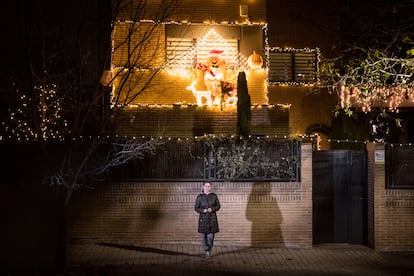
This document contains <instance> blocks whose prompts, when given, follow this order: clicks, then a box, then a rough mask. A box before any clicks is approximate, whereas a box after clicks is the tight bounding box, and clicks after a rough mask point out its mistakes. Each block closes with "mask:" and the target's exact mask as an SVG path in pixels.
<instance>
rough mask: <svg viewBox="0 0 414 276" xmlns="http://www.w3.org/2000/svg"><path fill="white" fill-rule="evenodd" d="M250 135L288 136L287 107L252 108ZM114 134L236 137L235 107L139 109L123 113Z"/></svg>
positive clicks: (135, 108) (181, 106)
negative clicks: (122, 117)
mask: <svg viewBox="0 0 414 276" xmlns="http://www.w3.org/2000/svg"><path fill="white" fill-rule="evenodd" d="M251 110H252V121H251V134H253V135H270V136H274V135H277V136H285V135H288V134H289V108H286V107H283V106H261V105H260V106H253V107H252V108H251ZM123 116H124V119H123V120H122V122H121V124H120V125H119V129H118V130H117V133H118V134H119V135H121V136H129V137H131V136H138V137H139V136H142V135H144V136H150V137H151V136H152V137H158V136H163V137H165V136H169V137H194V136H202V135H204V134H217V135H232V134H236V122H237V108H236V107H235V106H227V107H225V108H224V109H223V110H221V109H220V107H219V106H211V107H207V106H205V107H198V106H186V105H179V106H172V105H170V106H168V107H167V106H138V107H134V108H130V109H128V110H126V111H125V112H124V114H123Z"/></svg>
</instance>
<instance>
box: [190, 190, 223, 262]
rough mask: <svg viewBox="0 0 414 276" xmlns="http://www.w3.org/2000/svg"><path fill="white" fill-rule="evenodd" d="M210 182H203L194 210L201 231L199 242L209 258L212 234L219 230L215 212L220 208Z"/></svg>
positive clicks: (212, 239)
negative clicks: (197, 215)
mask: <svg viewBox="0 0 414 276" xmlns="http://www.w3.org/2000/svg"><path fill="white" fill-rule="evenodd" d="M212 188H213V187H212V184H211V183H210V182H204V183H203V190H202V193H201V194H199V195H198V196H197V199H196V203H195V211H196V212H197V213H199V214H200V216H199V219H198V232H199V233H201V244H202V246H203V249H204V251H205V256H206V258H210V256H211V249H212V247H213V243H214V235H215V233H217V232H218V231H219V227H218V220H217V215H216V212H217V211H218V210H219V209H220V201H219V199H218V197H217V195H216V194H215V193H212V192H211V190H212Z"/></svg>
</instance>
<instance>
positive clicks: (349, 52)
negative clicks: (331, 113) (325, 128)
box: [318, 0, 414, 141]
mask: <svg viewBox="0 0 414 276" xmlns="http://www.w3.org/2000/svg"><path fill="white" fill-rule="evenodd" d="M341 8H342V14H341V19H342V25H341V30H340V31H341V34H342V40H341V53H342V54H341V56H339V57H336V58H329V59H327V58H323V57H322V58H321V63H320V68H319V85H318V88H328V89H329V90H330V91H331V92H333V93H336V94H337V95H338V105H337V108H336V110H335V115H336V116H339V115H341V114H344V115H345V116H348V117H350V118H353V120H354V121H355V122H354V123H355V124H356V125H357V124H360V123H358V122H357V121H360V120H361V119H365V120H370V121H371V123H370V126H369V127H370V128H372V130H371V132H373V130H374V132H375V129H378V128H379V127H380V126H381V125H383V123H384V121H387V120H388V119H391V117H392V119H391V120H393V121H394V123H393V124H395V125H397V126H398V125H399V124H400V119H399V118H398V116H390V115H389V114H391V113H393V114H398V112H399V110H400V108H401V107H404V106H407V105H412V102H413V100H414V82H413V80H414V41H413V39H412V37H413V32H412V30H413V26H414V16H412V13H410V12H408V11H409V10H412V9H413V8H414V3H413V2H412V1H405V0H403V1H395V2H389V1H382V2H380V1H367V2H364V3H361V2H360V1H349V2H348V3H347V4H344V6H342V7H341ZM357 112H359V113H362V114H366V115H367V116H360V115H357V114H356V113H357ZM387 118H388V119H387ZM360 125H362V124H360ZM385 132H388V131H382V132H381V133H380V132H378V133H374V134H375V135H376V136H377V137H374V138H375V139H379V140H381V141H385V140H386V137H384V135H385ZM357 136H359V135H357ZM379 136H382V137H379ZM347 138H348V137H347ZM349 138H353V137H349Z"/></svg>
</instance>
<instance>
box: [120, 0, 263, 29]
mask: <svg viewBox="0 0 414 276" xmlns="http://www.w3.org/2000/svg"><path fill="white" fill-rule="evenodd" d="M131 2H135V3H133V4H132V6H131V5H130V3H127V6H125V8H124V9H121V10H120V12H119V13H118V14H117V19H119V20H128V19H131V15H130V12H131V10H134V9H135V8H136V3H139V1H138V0H137V1H131ZM241 4H244V5H247V6H248V15H249V18H250V20H251V21H252V22H264V21H265V20H266V0H255V1H248V0H211V1H203V0H182V2H181V4H180V5H179V6H178V7H175V8H174V9H167V8H166V7H165V1H163V0H151V1H148V3H147V4H145V5H144V6H143V7H142V6H141V14H144V15H145V16H143V17H144V18H143V19H152V20H156V19H157V17H156V15H157V12H154V10H155V11H165V10H166V9H167V10H166V11H167V14H168V15H169V16H168V18H167V21H169V20H171V21H177V22H181V21H188V22H193V23H202V22H205V21H210V22H218V23H219V22H222V21H227V22H243V21H244V20H245V18H243V17H240V11H239V6H240V5H241ZM131 7H132V8H131ZM134 7H135V8H134Z"/></svg>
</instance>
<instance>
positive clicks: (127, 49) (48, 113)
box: [1, 0, 181, 269]
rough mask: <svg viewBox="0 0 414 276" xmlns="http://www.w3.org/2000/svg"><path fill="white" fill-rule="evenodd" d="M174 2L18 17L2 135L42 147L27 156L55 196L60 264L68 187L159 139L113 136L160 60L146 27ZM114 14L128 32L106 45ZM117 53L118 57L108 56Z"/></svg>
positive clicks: (82, 6) (71, 6) (86, 6)
mask: <svg viewBox="0 0 414 276" xmlns="http://www.w3.org/2000/svg"><path fill="white" fill-rule="evenodd" d="M180 2H181V1H180V0H166V1H149V0H148V1H131V0H105V1H101V0H99V1H98V0H97V1H86V2H85V1H55V2H53V3H52V2H50V1H40V2H39V3H37V5H33V7H32V11H31V13H32V14H31V15H32V16H29V17H22V22H20V23H21V25H22V26H23V27H22V28H23V29H24V32H23V33H24V34H23V35H24V38H25V39H26V40H27V43H26V45H25V51H24V52H25V53H24V54H25V55H24V57H25V58H24V59H25V63H24V64H22V67H24V68H23V70H22V71H23V72H24V75H23V77H21V78H19V79H16V82H15V86H14V87H15V91H14V93H15V94H14V95H15V96H16V102H15V104H14V105H13V106H11V107H10V111H9V118H7V119H6V120H5V121H4V123H3V124H2V126H3V133H2V134H1V138H2V139H1V140H2V143H5V144H6V143H9V144H13V146H15V145H16V144H17V146H19V145H21V144H23V143H24V144H26V145H28V144H30V145H33V147H38V146H40V147H41V148H42V150H43V154H42V157H45V158H42V159H41V160H42V164H39V163H41V162H39V160H40V156H39V160H38V161H36V158H37V157H35V156H32V157H30V158H32V159H34V160H35V161H34V163H37V165H36V170H37V172H36V173H37V174H39V175H41V178H42V179H43V183H45V184H48V185H50V186H51V187H52V188H54V189H56V190H57V191H58V192H59V193H58V194H59V197H60V199H61V200H60V202H61V203H62V205H61V207H62V210H61V211H60V213H61V225H60V228H61V229H60V243H59V245H58V247H59V249H58V252H57V254H56V255H57V259H56V262H57V264H56V265H57V267H59V268H60V269H62V268H63V267H64V262H65V257H64V255H65V249H64V248H65V246H64V245H65V242H66V238H65V232H66V230H65V228H66V226H65V222H66V210H67V206H68V204H69V202H70V199H71V197H72V194H73V192H74V191H76V190H77V189H80V188H87V187H91V186H92V185H95V184H96V183H97V181H100V180H104V179H105V177H106V176H107V175H108V173H109V172H110V171H111V168H114V167H118V166H121V165H122V164H125V163H127V162H129V161H131V160H133V159H140V158H144V157H145V156H146V155H147V154H152V153H154V151H155V149H156V147H157V146H158V145H159V144H160V143H162V142H161V140H158V139H142V138H140V139H138V138H135V137H119V136H117V135H116V128H117V126H118V123H119V122H120V120H121V119H122V116H121V115H122V113H123V110H124V109H125V108H126V107H127V106H128V104H129V103H130V102H131V101H132V100H133V99H134V98H136V97H137V95H139V94H140V93H142V92H143V91H145V90H146V89H148V87H150V85H151V83H152V82H153V80H154V78H155V77H156V76H157V74H158V73H159V72H160V71H161V70H162V68H163V64H162V62H163V59H158V58H154V56H157V51H159V50H160V49H161V48H164V47H165V45H164V44H163V43H162V42H161V41H158V40H155V39H154V37H156V36H153V34H154V33H156V32H158V31H159V29H160V27H161V26H162V23H163V22H164V21H165V20H166V19H167V18H168V16H169V15H170V14H171V13H172V12H174V10H175V9H176V8H177V7H179V5H180ZM121 21H122V22H124V23H125V26H127V29H126V32H125V35H124V36H117V37H118V40H117V41H115V42H114V43H113V41H111V33H112V32H114V31H115V29H114V28H115V22H121ZM149 21H150V24H149V23H148V22H149ZM116 51H122V56H123V57H124V58H123V59H119V60H115V61H114V60H113V59H112V56H113V54H114V53H115V52H116ZM149 55H151V57H152V58H151V59H149ZM154 60H155V61H156V64H154ZM113 64H115V66H113ZM114 89H118V90H117V91H115V93H114V91H113V90H114ZM121 90H122V93H117V92H119V91H121ZM43 161H44V163H43Z"/></svg>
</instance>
